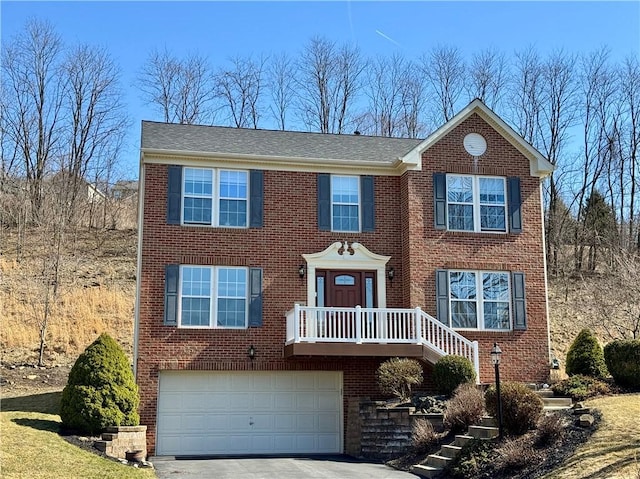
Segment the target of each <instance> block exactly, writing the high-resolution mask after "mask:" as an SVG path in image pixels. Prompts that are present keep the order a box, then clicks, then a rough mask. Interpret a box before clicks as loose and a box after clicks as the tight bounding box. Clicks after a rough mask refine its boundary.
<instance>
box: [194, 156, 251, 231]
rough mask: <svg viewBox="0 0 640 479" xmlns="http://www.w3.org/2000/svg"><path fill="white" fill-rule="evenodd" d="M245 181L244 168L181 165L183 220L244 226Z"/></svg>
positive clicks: (198, 223) (245, 206)
mask: <svg viewBox="0 0 640 479" xmlns="http://www.w3.org/2000/svg"><path fill="white" fill-rule="evenodd" d="M248 181H249V175H248V172H247V171H239V170H220V169H209V168H184V174H183V185H182V191H183V194H182V198H183V199H182V202H183V203H182V222H183V224H186V225H209V226H227V227H240V228H242V227H246V226H247V215H248V204H249V201H248Z"/></svg>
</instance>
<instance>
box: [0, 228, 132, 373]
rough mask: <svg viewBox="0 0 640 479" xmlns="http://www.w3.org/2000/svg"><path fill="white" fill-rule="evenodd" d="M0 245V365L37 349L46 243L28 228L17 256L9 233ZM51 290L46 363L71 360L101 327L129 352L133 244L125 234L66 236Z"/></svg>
mask: <svg viewBox="0 0 640 479" xmlns="http://www.w3.org/2000/svg"><path fill="white" fill-rule="evenodd" d="M1 236H2V238H1V239H2V246H1V247H2V249H1V250H0V253H1V254H0V278H1V281H0V313H1V316H2V328H0V346H1V347H2V356H3V358H2V359H3V361H4V362H6V363H10V362H13V363H16V362H34V361H35V360H36V358H37V349H38V346H39V341H40V340H39V334H40V324H41V322H42V318H43V311H44V297H45V291H46V286H45V285H44V284H43V280H42V276H41V274H42V268H43V264H44V262H46V261H47V256H46V252H47V251H46V248H45V247H44V246H43V245H42V241H43V239H42V238H38V235H37V234H36V232H33V231H31V232H28V234H27V235H26V236H25V243H24V245H23V248H22V253H21V254H18V251H17V248H16V243H17V242H16V236H15V234H12V233H11V232H7V231H6V230H5V231H3V232H2V235H1ZM68 238H69V241H68V242H67V244H66V245H65V246H66V247H65V250H64V252H63V258H62V269H61V275H60V286H59V295H58V297H57V298H56V299H55V301H53V303H52V306H51V319H50V321H49V323H48V327H47V335H46V344H47V348H46V350H45V360H46V362H49V363H50V362H60V363H65V362H69V361H73V360H74V359H75V357H76V356H77V354H78V353H79V352H81V351H82V350H84V348H85V347H86V346H87V345H89V344H90V343H91V342H92V341H94V340H95V339H96V337H97V336H98V335H99V334H100V333H102V332H107V333H109V334H110V335H112V336H113V337H114V338H116V339H117V340H118V341H119V342H120V343H121V344H122V346H123V347H124V348H125V351H127V352H129V353H131V351H132V342H133V306H134V297H135V243H136V235H135V232H132V231H109V232H107V231H101V232H95V231H80V232H75V233H74V234H73V235H69V236H68Z"/></svg>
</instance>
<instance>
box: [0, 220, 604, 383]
mask: <svg viewBox="0 0 640 479" xmlns="http://www.w3.org/2000/svg"><path fill="white" fill-rule="evenodd" d="M0 235H1V237H0V244H1V245H2V250H1V251H0V274H1V275H2V276H1V278H2V281H1V283H0V304H1V309H2V329H1V330H0V346H1V348H2V364H3V366H5V368H7V367H11V366H16V365H25V364H27V365H30V364H35V363H36V362H37V358H38V347H39V334H40V325H41V320H42V312H43V307H44V305H43V290H44V286H43V284H42V280H41V279H39V276H40V275H41V274H42V270H43V267H44V264H45V263H46V255H45V253H46V248H44V247H43V244H44V241H46V239H43V238H40V237H39V236H38V232H37V231H27V232H26V234H25V235H24V239H23V244H22V245H21V249H20V248H18V235H17V232H16V231H15V230H8V229H5V230H2V231H1V232H0ZM136 241H137V235H136V231H135V230H87V229H82V230H78V231H77V232H75V233H70V234H68V235H67V236H66V241H65V250H64V251H63V254H62V262H61V279H60V289H59V292H60V295H59V301H58V302H57V303H56V304H54V305H53V307H52V311H51V313H52V316H51V320H50V322H49V324H48V327H47V334H46V349H45V356H44V359H45V365H46V366H49V367H50V366H54V365H61V366H66V365H69V364H72V363H73V362H74V361H75V358H76V357H77V355H78V354H79V353H80V352H81V351H82V350H83V349H84V348H85V347H86V346H87V345H88V344H90V343H91V342H92V341H93V340H94V339H95V338H96V337H97V336H98V335H99V334H100V333H101V332H103V331H106V332H108V333H109V334H111V335H112V336H113V337H114V338H116V339H117V340H118V341H119V342H120V344H122V346H123V347H124V348H125V350H126V351H127V352H128V353H129V354H132V346H133V345H132V341H133V308H134V296H135V277H136V274H135V268H136ZM599 281H600V278H599V277H598V276H597V275H596V276H591V277H587V278H579V279H575V278H573V279H571V278H565V279H551V281H550V285H549V287H550V291H549V307H550V313H551V342H552V352H553V353H554V354H555V355H556V357H558V358H559V359H560V360H561V364H563V363H564V357H565V355H566V351H567V349H568V347H569V345H570V343H571V341H572V340H573V338H574V337H575V336H576V335H577V334H578V332H579V330H580V329H581V328H583V327H585V326H586V325H591V326H593V325H594V324H595V323H597V322H598V321H597V318H598V317H599V316H598V315H599V314H600V310H601V308H600V306H599V304H598V300H597V295H596V294H593V292H594V291H595V290H597V289H598V288H599ZM599 336H600V338H601V339H603V340H604V339H605V338H606V334H605V333H604V331H599ZM5 376H6V374H5Z"/></svg>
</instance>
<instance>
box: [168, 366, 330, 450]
mask: <svg viewBox="0 0 640 479" xmlns="http://www.w3.org/2000/svg"><path fill="white" fill-rule="evenodd" d="M341 387H342V376H341V373H339V372H325V371H304V372H303V371H278V372H275V371H267V372H264V371H262V372H259V371H250V372H244V371H243V372H221V371H218V372H212V371H163V372H161V374H160V394H159V398H158V423H157V433H158V437H157V440H156V443H157V448H156V449H157V450H156V454H159V455H162V454H171V455H198V454H201V455H205V454H278V453H280V454H286V453H340V452H342V433H341V430H342V393H341Z"/></svg>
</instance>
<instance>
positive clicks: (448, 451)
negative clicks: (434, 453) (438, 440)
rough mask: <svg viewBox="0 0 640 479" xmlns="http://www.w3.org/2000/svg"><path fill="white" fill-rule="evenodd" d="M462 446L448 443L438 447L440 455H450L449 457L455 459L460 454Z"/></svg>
mask: <svg viewBox="0 0 640 479" xmlns="http://www.w3.org/2000/svg"><path fill="white" fill-rule="evenodd" d="M461 450H462V447H460V446H456V445H454V444H448V445H446V446H442V449H440V453H439V454H440V455H441V456H444V457H450V458H451V459H455V458H456V457H458V454H460V451H461Z"/></svg>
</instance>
